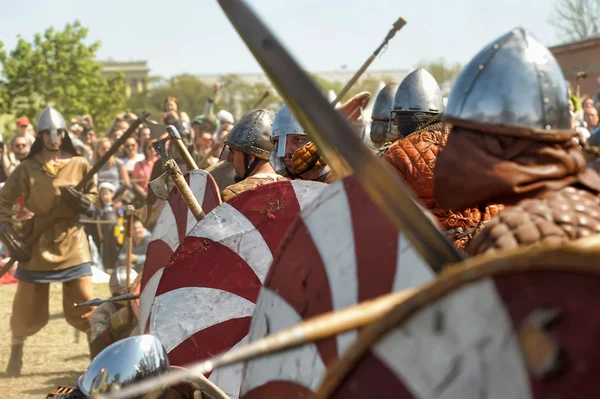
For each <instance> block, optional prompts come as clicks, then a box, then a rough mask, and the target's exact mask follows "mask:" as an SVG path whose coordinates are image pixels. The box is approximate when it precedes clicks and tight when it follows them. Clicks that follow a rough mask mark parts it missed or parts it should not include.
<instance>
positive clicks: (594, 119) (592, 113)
mask: <svg viewBox="0 0 600 399" xmlns="http://www.w3.org/2000/svg"><path fill="white" fill-rule="evenodd" d="M584 109H585V108H584ZM583 120H585V123H586V125H587V126H586V127H587V129H588V130H589V131H590V132H591V131H592V130H594V129H596V128H597V127H598V124H599V123H600V119H599V118H598V110H597V109H596V108H594V106H593V105H592V107H591V108H587V109H585V110H584V111H583Z"/></svg>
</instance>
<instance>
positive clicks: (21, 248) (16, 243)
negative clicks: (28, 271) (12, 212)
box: [0, 222, 31, 262]
mask: <svg viewBox="0 0 600 399" xmlns="http://www.w3.org/2000/svg"><path fill="white" fill-rule="evenodd" d="M0 240H1V241H2V243H3V244H4V245H5V246H6V248H8V251H9V252H10V256H12V257H14V258H15V259H16V260H18V261H19V262H27V261H28V260H29V259H31V251H30V250H29V248H27V245H25V243H24V242H23V239H22V238H21V236H20V235H19V234H17V232H16V231H15V229H13V226H12V224H10V223H9V222H2V223H0Z"/></svg>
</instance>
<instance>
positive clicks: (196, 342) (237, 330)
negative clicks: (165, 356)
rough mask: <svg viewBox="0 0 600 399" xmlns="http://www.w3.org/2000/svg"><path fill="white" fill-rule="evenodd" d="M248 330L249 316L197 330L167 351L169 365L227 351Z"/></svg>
mask: <svg viewBox="0 0 600 399" xmlns="http://www.w3.org/2000/svg"><path fill="white" fill-rule="evenodd" d="M248 330H250V317H243V318H239V319H232V320H227V321H225V322H223V323H219V324H216V325H214V326H211V327H208V328H206V329H204V330H202V331H198V332H197V333H195V334H194V335H192V336H191V337H189V338H188V339H186V340H185V341H184V342H182V343H181V344H179V345H178V346H177V347H176V348H174V349H173V350H172V351H171V352H169V361H170V362H171V365H175V366H183V367H185V365H186V364H189V363H192V362H196V361H199V360H202V359H207V358H210V357H213V356H215V355H217V354H219V353H222V352H225V351H228V350H229V349H231V348H232V347H233V346H234V345H235V344H237V343H238V342H240V341H241V340H242V338H244V337H245V336H246V335H247V334H248Z"/></svg>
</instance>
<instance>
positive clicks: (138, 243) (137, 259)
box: [119, 219, 150, 273]
mask: <svg viewBox="0 0 600 399" xmlns="http://www.w3.org/2000/svg"><path fill="white" fill-rule="evenodd" d="M132 230H133V231H132V234H131V238H132V242H133V245H132V246H131V266H132V267H133V269H134V270H135V271H137V272H138V273H140V272H141V271H142V267H143V266H144V262H145V261H146V251H147V250H148V244H149V243H150V233H149V232H148V231H147V230H146V228H145V227H144V225H143V224H142V222H141V220H139V219H135V220H134V222H133V229H132ZM126 260H127V242H125V243H124V244H123V246H122V247H121V253H120V254H119V263H120V264H121V265H123V266H125V262H126Z"/></svg>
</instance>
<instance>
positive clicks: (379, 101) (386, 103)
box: [371, 82, 399, 122]
mask: <svg viewBox="0 0 600 399" xmlns="http://www.w3.org/2000/svg"><path fill="white" fill-rule="evenodd" d="M398 86H399V85H398V83H396V82H390V83H388V84H386V85H385V86H384V87H383V89H381V90H379V93H377V97H376V98H375V102H374V103H373V111H371V119H372V120H374V121H385V122H388V121H389V120H390V112H391V111H392V104H393V102H394V97H395V96H396V91H397V90H398Z"/></svg>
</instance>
